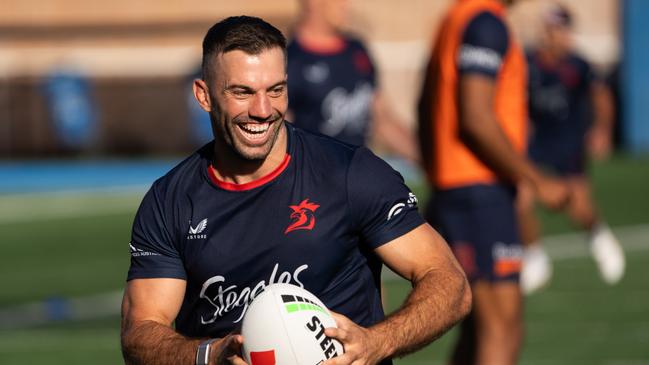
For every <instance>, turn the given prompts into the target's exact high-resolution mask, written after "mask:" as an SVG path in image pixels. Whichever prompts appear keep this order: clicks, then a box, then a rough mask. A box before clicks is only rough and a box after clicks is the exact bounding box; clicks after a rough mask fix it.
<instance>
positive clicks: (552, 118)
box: [518, 5, 625, 293]
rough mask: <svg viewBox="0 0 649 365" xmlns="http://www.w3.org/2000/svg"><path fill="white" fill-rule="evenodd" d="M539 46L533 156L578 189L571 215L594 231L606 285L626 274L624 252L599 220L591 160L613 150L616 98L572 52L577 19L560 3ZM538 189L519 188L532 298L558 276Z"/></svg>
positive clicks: (534, 68)
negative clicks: (544, 234) (544, 235)
mask: <svg viewBox="0 0 649 365" xmlns="http://www.w3.org/2000/svg"><path fill="white" fill-rule="evenodd" d="M543 23H544V34H543V38H542V41H541V43H540V46H539V48H537V49H535V50H532V51H530V52H529V54H528V74H529V78H528V89H529V117H530V120H531V122H532V128H531V138H530V143H529V156H530V158H531V159H532V160H533V161H535V162H536V163H537V164H539V165H540V166H543V167H545V168H546V169H548V170H550V171H552V172H553V173H554V174H556V175H558V176H560V177H562V179H563V180H564V181H565V182H566V183H567V184H568V186H569V188H570V189H569V191H570V199H569V203H568V204H567V205H566V206H565V207H564V209H563V211H564V212H565V213H567V214H568V215H569V217H570V218H571V220H572V221H573V222H574V223H575V224H576V225H577V226H578V227H579V228H581V229H584V230H587V231H588V232H589V248H590V251H591V254H592V256H593V258H594V259H595V262H596V263H597V266H598V268H599V271H600V274H601V276H602V278H603V279H604V281H605V282H607V283H609V284H615V283H617V282H618V281H619V280H620V279H621V278H622V275H623V274H624V265H625V264H624V254H623V252H622V249H621V247H620V245H619V243H618V241H617V239H616V238H615V236H614V235H613V233H612V232H611V230H610V229H609V228H608V226H607V225H606V224H605V223H604V221H603V220H602V218H601V217H600V216H599V214H598V212H597V209H596V207H595V202H594V201H593V198H592V193H591V185H590V182H589V179H588V174H587V171H586V168H587V166H586V165H587V160H588V154H589V153H590V155H591V156H592V157H595V158H600V159H601V158H604V157H606V156H607V155H608V153H609V151H610V148H611V137H612V129H613V128H612V121H613V111H612V99H611V95H610V91H609V90H608V88H607V86H606V85H605V83H604V82H603V80H600V79H599V78H598V77H597V76H596V75H595V72H594V70H593V69H592V68H591V66H590V65H589V64H588V63H587V62H586V61H585V60H584V59H583V58H581V57H580V56H579V55H577V54H575V53H574V52H573V51H572V39H571V37H572V34H571V27H572V16H571V14H570V13H569V12H568V10H567V9H566V8H564V7H562V6H559V5H553V6H551V7H550V8H549V9H548V11H547V12H546V13H545V14H544V17H543ZM530 190H531V188H530V187H529V186H527V185H525V184H521V187H520V189H519V197H518V198H519V199H518V203H519V204H518V205H519V221H520V225H521V236H522V239H523V242H524V244H525V245H526V249H525V254H524V262H523V270H522V272H521V285H522V287H523V290H524V291H525V292H526V293H531V292H534V291H536V290H538V289H539V288H541V287H542V286H543V285H545V284H546V283H547V282H548V280H549V279H550V277H551V274H552V266H551V262H550V259H549V257H548V255H547V253H545V251H544V250H543V248H542V246H541V245H540V244H539V236H540V234H539V231H540V229H539V223H538V220H537V218H536V216H535V214H534V199H533V197H532V196H531V191H530Z"/></svg>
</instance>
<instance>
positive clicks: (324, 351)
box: [241, 284, 343, 365]
mask: <svg viewBox="0 0 649 365" xmlns="http://www.w3.org/2000/svg"><path fill="white" fill-rule="evenodd" d="M327 327H336V322H335V321H334V319H333V317H331V314H330V313H329V310H328V309H327V308H326V307H325V306H324V304H322V302H321V301H320V300H319V299H318V298H317V297H316V296H315V295H313V294H311V293H310V292H308V291H307V290H305V289H302V288H300V287H299V286H295V285H291V284H272V285H269V286H267V287H266V288H265V289H264V291H263V292H262V293H261V294H259V295H258V296H257V297H255V298H254V299H253V301H252V303H251V304H250V306H249V307H248V310H247V311H246V314H245V315H244V317H243V323H242V327H241V335H243V357H244V359H245V360H246V362H247V363H248V364H250V365H316V364H319V363H321V362H323V361H325V360H327V359H330V358H332V357H334V356H338V355H340V354H342V353H343V347H342V345H341V344H340V342H338V341H337V340H334V339H332V338H329V337H327V336H325V334H324V329H325V328H327Z"/></svg>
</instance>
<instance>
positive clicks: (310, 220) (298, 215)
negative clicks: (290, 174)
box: [284, 198, 320, 234]
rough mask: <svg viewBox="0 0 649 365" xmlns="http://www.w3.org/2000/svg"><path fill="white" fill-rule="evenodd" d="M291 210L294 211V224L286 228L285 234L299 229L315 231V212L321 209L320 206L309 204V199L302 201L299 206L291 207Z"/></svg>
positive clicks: (292, 214) (292, 217)
mask: <svg viewBox="0 0 649 365" xmlns="http://www.w3.org/2000/svg"><path fill="white" fill-rule="evenodd" d="M289 208H291V209H292V210H293V213H291V219H293V223H291V224H290V225H289V226H288V227H287V228H286V230H285V231H284V234H287V233H289V232H291V231H295V230H298V229H307V230H311V229H313V227H314V226H315V215H314V212H315V211H316V209H318V208H320V205H318V204H315V203H311V202H309V199H308V198H307V199H304V200H302V202H300V204H298V205H289Z"/></svg>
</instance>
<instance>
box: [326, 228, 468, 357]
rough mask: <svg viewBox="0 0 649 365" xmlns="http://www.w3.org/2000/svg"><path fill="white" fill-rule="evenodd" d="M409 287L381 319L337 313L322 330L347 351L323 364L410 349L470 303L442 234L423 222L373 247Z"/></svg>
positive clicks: (444, 328)
mask: <svg viewBox="0 0 649 365" xmlns="http://www.w3.org/2000/svg"><path fill="white" fill-rule="evenodd" d="M376 253H377V254H378V255H379V256H380V257H381V259H382V260H383V261H384V262H385V263H386V265H388V267H390V268H391V269H392V270H393V271H395V272H396V273H398V274H399V275H401V276H403V277H404V278H406V279H408V280H410V281H411V282H412V285H413V289H412V291H411V292H410V295H409V296H408V298H407V299H406V301H405V302H404V304H403V305H402V306H401V308H399V309H398V310H397V311H396V312H394V313H392V314H391V315H390V316H388V317H387V318H386V319H385V320H384V321H382V322H380V323H377V324H376V325H374V326H372V327H369V328H362V327H359V326H357V325H356V324H354V323H353V322H352V321H351V320H349V319H347V318H346V317H344V316H341V315H335V318H336V322H337V324H338V328H328V329H326V334H327V335H328V336H330V337H334V338H336V339H338V340H340V341H341V342H342V343H343V345H344V347H345V353H344V354H343V355H341V356H338V357H335V358H333V359H330V360H328V361H327V362H326V363H325V364H326V365H340V364H351V363H354V364H376V363H378V362H379V361H381V360H382V359H385V358H392V357H395V356H401V355H405V354H407V353H410V352H413V351H415V350H417V349H419V348H421V347H423V346H425V345H426V344H428V343H430V342H431V341H433V340H435V339H436V338H438V337H440V336H441V335H442V334H444V333H445V332H446V331H447V330H448V329H450V328H451V327H452V326H453V325H454V324H455V323H457V322H458V321H460V320H461V319H462V318H463V317H464V316H465V315H467V314H468V313H469V311H470V309H471V289H470V287H469V284H468V282H467V280H466V277H465V276H464V273H463V272H462V269H461V268H460V266H459V264H458V263H457V261H456V260H455V258H454V257H453V255H452V253H451V252H450V250H449V248H448V246H447V244H446V242H444V239H443V238H442V237H441V236H439V235H438V234H437V232H435V230H434V229H433V228H431V227H430V226H429V225H428V224H423V225H421V226H419V227H418V228H416V229H414V230H413V231H411V232H409V233H407V234H405V235H404V236H401V237H399V238H397V239H395V240H393V241H391V242H389V243H387V244H385V245H383V246H381V247H379V248H378V249H377V250H376Z"/></svg>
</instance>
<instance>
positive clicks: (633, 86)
mask: <svg viewBox="0 0 649 365" xmlns="http://www.w3.org/2000/svg"><path fill="white" fill-rule="evenodd" d="M622 4H623V6H624V18H623V22H622V24H623V30H624V55H623V60H622V70H621V72H622V74H621V76H622V85H621V86H622V90H621V92H622V98H623V100H624V102H623V104H622V105H623V107H624V111H623V115H624V121H623V123H624V130H623V136H624V143H625V145H626V146H627V147H628V148H629V149H630V150H631V151H633V152H649V1H648V0H624V1H622Z"/></svg>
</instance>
